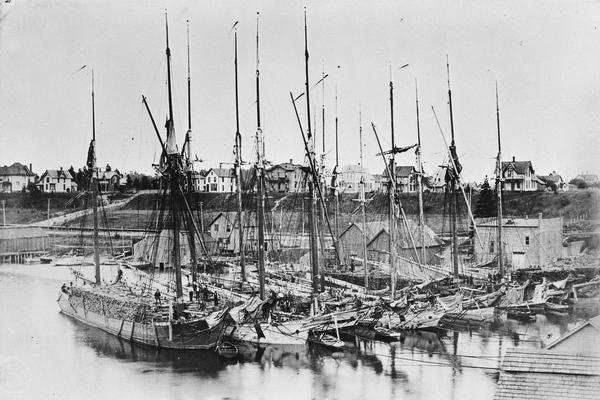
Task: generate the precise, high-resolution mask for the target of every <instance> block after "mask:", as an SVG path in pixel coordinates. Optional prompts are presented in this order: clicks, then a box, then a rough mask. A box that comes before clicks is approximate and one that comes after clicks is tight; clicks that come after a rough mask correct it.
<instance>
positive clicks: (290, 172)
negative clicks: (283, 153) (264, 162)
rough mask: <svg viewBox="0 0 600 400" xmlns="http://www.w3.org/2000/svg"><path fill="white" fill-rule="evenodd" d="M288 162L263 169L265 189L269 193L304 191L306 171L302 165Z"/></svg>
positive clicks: (291, 161)
mask: <svg viewBox="0 0 600 400" xmlns="http://www.w3.org/2000/svg"><path fill="white" fill-rule="evenodd" d="M293 161H294V160H292V159H290V162H288V163H282V164H277V165H274V166H273V167H271V168H269V169H267V170H266V171H265V180H266V186H267V191H268V192H271V193H290V192H292V193H295V192H304V191H306V173H305V172H304V167H303V166H302V165H299V164H294V163H293Z"/></svg>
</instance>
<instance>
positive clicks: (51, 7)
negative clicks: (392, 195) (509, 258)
mask: <svg viewBox="0 0 600 400" xmlns="http://www.w3.org/2000/svg"><path fill="white" fill-rule="evenodd" d="M305 6H306V8H307V15H308V46H309V54H310V63H309V72H310V81H311V84H314V83H316V82H317V81H318V80H319V79H320V77H321V75H322V74H323V72H324V73H325V74H328V77H327V78H326V79H325V81H324V82H325V84H324V93H323V85H318V86H317V87H315V88H314V89H312V90H311V92H310V94H311V103H312V104H311V114H313V115H312V116H311V117H312V118H315V117H316V118H317V123H316V128H317V132H316V135H317V138H318V139H317V147H318V149H319V150H320V149H321V144H322V143H321V140H322V136H321V135H322V121H321V109H322V107H323V105H324V107H325V144H326V151H327V155H326V163H327V165H328V166H329V167H333V165H334V163H335V150H334V146H335V122H334V121H335V115H336V93H337V115H338V127H339V129H338V132H339V155H340V160H339V163H340V165H346V164H356V163H358V161H359V153H360V145H359V132H360V125H359V111H360V115H361V118H360V119H361V120H362V134H363V154H364V165H365V167H367V168H368V169H369V170H370V172H371V173H381V172H382V171H383V169H384V164H383V161H382V160H381V157H380V156H377V155H376V154H377V153H378V151H379V150H378V147H377V143H376V140H375V136H374V134H373V129H372V127H371V123H373V124H374V125H375V126H376V129H377V131H378V133H379V135H380V138H381V140H382V144H383V146H384V147H385V148H388V147H389V146H390V106H389V81H390V70H391V78H392V81H393V83H394V127H395V137H396V145H400V146H406V145H411V144H414V143H416V141H417V133H416V110H415V83H417V84H418V94H419V105H420V127H421V135H422V152H423V162H424V167H425V170H426V172H428V173H434V172H435V170H436V169H438V166H439V165H440V164H442V163H443V162H444V159H445V155H446V154H447V151H446V150H445V146H444V140H443V138H442V134H441V133H440V130H439V129H438V126H437V124H436V121H435V118H434V114H433V111H432V108H433V109H435V112H436V114H437V116H438V118H439V122H440V126H441V130H442V131H443V133H444V135H445V137H446V138H447V139H448V140H449V137H450V121H449V112H448V104H447V101H448V94H447V91H448V87H447V76H446V57H447V56H448V59H449V62H450V79H451V87H452V101H453V115H454V127H455V139H456V146H457V149H458V154H459V156H460V159H461V163H462V165H463V179H464V180H465V181H478V182H481V181H482V179H483V177H484V176H485V175H493V171H494V163H495V157H496V154H497V152H498V149H497V142H496V134H497V133H496V132H497V131H496V129H497V128H496V104H495V84H496V82H497V83H498V90H499V107H500V126H501V136H502V152H503V159H504V160H508V159H511V158H512V156H515V157H516V159H517V160H531V161H532V162H533V167H534V169H535V171H536V173H538V174H542V175H545V174H548V173H550V172H552V171H556V172H557V173H559V174H561V175H562V176H563V177H564V178H565V179H571V178H573V177H574V176H576V175H577V174H579V173H581V172H584V171H585V172H592V173H600V167H599V163H598V161H597V160H598V158H599V156H600V135H599V132H598V130H599V126H600V117H599V110H600V91H599V88H600V73H599V71H600V51H599V50H600V31H599V30H598V25H600V20H598V18H597V16H598V15H600V2H598V1H575V0H562V1H558V0H547V1H518V0H494V1H467V0H457V1H432V0H414V1H401V0H390V1H383V0H380V1H377V0H374V1H363V2H358V1H343V0H328V1H295V0H290V1H278V0H264V1H232V0H222V1H217V2H215V1H201V0H189V1H187V0H186V1H164V0H161V1H157V0H144V1H132V0H102V1H100V0H55V1H45V0H13V1H12V2H11V3H10V4H6V3H4V2H2V3H1V5H0V7H2V9H0V16H1V19H0V117H1V118H0V120H1V125H0V139H1V143H2V145H0V165H10V164H11V163H13V162H15V161H18V162H21V163H25V164H29V163H32V164H33V169H34V172H36V173H39V174H41V173H42V172H43V171H44V170H45V169H54V168H58V167H61V166H63V167H65V168H68V167H69V166H71V165H73V166H75V167H76V168H77V167H79V166H83V164H84V163H85V159H86V153H87V147H88V144H89V141H90V139H91V132H92V122H91V121H92V118H91V95H90V93H91V68H92V67H93V69H94V73H95V101H96V104H95V105H96V107H95V109H96V132H97V154H98V162H99V165H104V164H106V163H108V164H110V165H111V166H112V167H113V168H119V169H120V170H121V171H130V170H136V171H145V172H149V171H151V164H152V163H153V162H157V160H158V156H159V154H160V151H159V144H158V141H157V139H156V136H155V133H154V131H153V129H152V125H151V123H150V119H149V117H148V115H147V113H146V111H145V109H144V108H143V105H142V103H141V96H142V94H144V95H145V96H146V97H147V98H148V103H149V105H150V108H151V110H152V113H153V114H154V117H155V119H156V120H157V124H158V125H159V128H160V129H161V133H162V134H163V135H164V133H165V132H164V128H163V126H164V121H165V118H166V114H167V94H166V74H167V73H166V56H165V23H164V19H165V16H164V12H165V10H168V19H169V37H170V44H171V51H172V63H173V64H172V65H173V74H172V76H173V84H174V108H175V129H176V131H177V134H178V141H179V143H180V144H181V143H182V140H183V136H184V134H185V131H186V130H187V92H186V91H187V89H186V85H187V60H186V57H187V55H186V53H187V50H186V20H189V24H190V25H189V26H190V57H191V60H190V63H191V80H192V132H193V142H192V150H193V153H194V154H196V155H197V156H198V158H199V159H201V160H203V162H201V163H198V164H197V165H196V168H204V169H207V168H210V167H218V166H219V163H220V162H223V163H231V162H232V161H233V145H234V135H235V130H236V120H235V91H234V64H233V61H234V31H233V30H232V29H231V27H232V26H233V24H234V22H235V21H238V24H237V33H238V41H239V42H238V46H239V55H238V58H239V61H238V64H239V70H238V73H239V97H240V99H239V109H240V131H241V133H242V146H243V158H244V160H246V161H247V162H249V163H251V162H253V159H254V154H255V149H254V146H253V140H254V134H255V131H256V109H255V107H256V103H255V68H256V17H257V12H260V71H261V74H260V77H261V119H262V128H263V132H264V135H265V141H266V157H267V159H268V160H270V161H271V162H272V163H274V164H275V163H279V162H284V161H289V160H290V159H293V160H294V162H302V161H303V158H304V156H303V155H304V149H303V143H302V138H301V135H300V130H299V127H298V123H297V121H296V117H295V114H294V110H293V108H292V105H291V102H290V92H293V93H294V94H296V95H298V94H300V93H302V92H303V91H304V81H305V76H304V41H303V40H304V31H303V10H304V7H305ZM404 64H409V66H408V67H406V68H402V69H400V67H401V66H403V65H404ZM84 65H85V66H86V67H85V68H83V69H82V67H83V66H84ZM304 101H305V96H304V97H302V98H301V99H300V100H299V102H298V107H299V110H300V113H301V118H302V124H303V127H304V129H305V130H306V103H305V102H304ZM314 127H315V124H314V123H313V128H314ZM397 162H398V164H401V165H412V164H414V163H415V156H414V152H408V153H404V154H402V155H400V156H398V158H397ZM224 165H227V164H224Z"/></svg>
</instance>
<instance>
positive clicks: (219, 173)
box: [204, 168, 237, 193]
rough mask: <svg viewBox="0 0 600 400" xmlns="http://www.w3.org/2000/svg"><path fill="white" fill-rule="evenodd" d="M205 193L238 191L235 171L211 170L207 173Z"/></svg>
mask: <svg viewBox="0 0 600 400" xmlns="http://www.w3.org/2000/svg"><path fill="white" fill-rule="evenodd" d="M204 187H205V189H206V190H205V191H206V192H212V193H231V192H235V191H236V187H237V186H236V184H235V174H234V171H233V169H231V168H229V169H225V168H211V169H209V170H208V172H207V173H206V177H205V184H204Z"/></svg>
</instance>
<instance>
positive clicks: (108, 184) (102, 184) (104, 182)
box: [98, 170, 123, 192]
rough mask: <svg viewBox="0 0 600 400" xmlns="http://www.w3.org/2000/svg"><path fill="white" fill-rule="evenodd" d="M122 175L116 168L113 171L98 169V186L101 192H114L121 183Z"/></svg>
mask: <svg viewBox="0 0 600 400" xmlns="http://www.w3.org/2000/svg"><path fill="white" fill-rule="evenodd" d="M122 177H123V176H122V175H121V173H120V172H119V171H118V170H114V171H106V170H99V171H98V188H99V189H100V191H101V192H114V191H117V190H119V186H120V185H121V178H122Z"/></svg>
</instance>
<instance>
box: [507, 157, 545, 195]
mask: <svg viewBox="0 0 600 400" xmlns="http://www.w3.org/2000/svg"><path fill="white" fill-rule="evenodd" d="M502 179H503V183H502V189H503V190H504V191H506V192H533V191H536V190H539V189H540V188H539V187H538V185H541V186H542V189H541V190H544V189H545V184H544V182H542V181H540V180H538V178H537V177H536V176H535V171H534V169H533V165H532V164H531V161H515V157H513V159H512V161H502Z"/></svg>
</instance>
